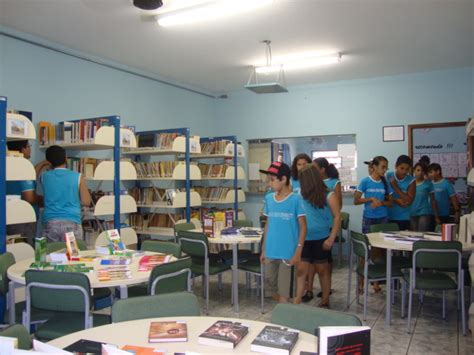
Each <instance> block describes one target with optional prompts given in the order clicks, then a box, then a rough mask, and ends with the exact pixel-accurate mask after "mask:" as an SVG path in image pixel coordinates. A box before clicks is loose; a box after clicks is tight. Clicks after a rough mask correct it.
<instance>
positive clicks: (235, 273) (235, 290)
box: [232, 243, 239, 312]
mask: <svg viewBox="0 0 474 355" xmlns="http://www.w3.org/2000/svg"><path fill="white" fill-rule="evenodd" d="M232 294H233V299H234V312H239V270H238V258H237V244H236V243H234V244H232Z"/></svg>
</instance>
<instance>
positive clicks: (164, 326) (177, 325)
mask: <svg viewBox="0 0 474 355" xmlns="http://www.w3.org/2000/svg"><path fill="white" fill-rule="evenodd" d="M184 341H188V330H187V326H186V322H185V321H167V322H151V324H150V331H149V333H148V342H149V343H168V342H184Z"/></svg>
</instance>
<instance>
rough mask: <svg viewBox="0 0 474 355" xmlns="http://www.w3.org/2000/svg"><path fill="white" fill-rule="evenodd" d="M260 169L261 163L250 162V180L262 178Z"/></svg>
mask: <svg viewBox="0 0 474 355" xmlns="http://www.w3.org/2000/svg"><path fill="white" fill-rule="evenodd" d="M259 170H260V164H259V163H249V180H260V172H259Z"/></svg>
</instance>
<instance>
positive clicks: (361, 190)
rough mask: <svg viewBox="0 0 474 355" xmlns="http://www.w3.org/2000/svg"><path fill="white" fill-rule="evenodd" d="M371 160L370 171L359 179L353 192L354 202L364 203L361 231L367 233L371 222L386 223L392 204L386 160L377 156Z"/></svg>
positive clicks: (356, 203) (357, 203)
mask: <svg viewBox="0 0 474 355" xmlns="http://www.w3.org/2000/svg"><path fill="white" fill-rule="evenodd" d="M371 162H372V164H371V165H372V169H373V170H372V173H371V174H370V175H369V176H367V177H365V178H363V179H362V180H361V182H360V183H359V186H358V187H357V190H356V192H355V193H354V204H355V205H362V204H363V205H364V214H363V218H362V233H369V230H370V226H371V225H373V224H381V223H387V222H388V207H391V206H392V202H391V197H390V195H391V194H392V189H391V187H390V185H389V184H388V182H387V180H386V179H385V172H386V171H387V166H388V160H387V159H386V158H385V157H383V156H377V157H375V158H374V159H372V161H371ZM362 195H364V197H362Z"/></svg>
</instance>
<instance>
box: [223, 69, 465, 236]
mask: <svg viewBox="0 0 474 355" xmlns="http://www.w3.org/2000/svg"><path fill="white" fill-rule="evenodd" d="M473 76H474V75H473V70H472V68H466V69H457V70H447V71H439V72H428V73H420V74H410V75H400V76H392V77H380V78H375V79H368V80H354V81H345V82H336V83H330V84H321V85H313V86H303V87H295V88H290V89H289V93H287V94H269V95H257V94H254V93H252V92H249V91H239V92H236V93H233V94H231V95H230V98H229V99H228V100H225V101H217V102H216V119H217V121H216V122H217V123H216V129H217V131H218V132H219V131H224V130H225V131H227V132H232V133H233V134H236V135H237V136H238V137H239V139H241V140H242V141H243V142H245V141H246V140H247V139H255V138H273V137H292V136H308V135H332V134H355V135H356V142H357V149H358V172H357V173H358V177H359V178H361V177H363V176H365V175H366V173H367V170H366V166H365V165H364V164H363V163H362V162H363V161H364V160H367V159H370V158H371V157H373V156H375V155H384V156H386V157H387V158H388V159H389V164H390V167H392V166H393V164H394V161H395V159H396V157H397V156H398V155H400V154H406V153H407V149H408V148H407V147H408V142H407V141H405V142H396V143H395V142H392V143H383V142H382V127H383V126H385V125H405V126H406V125H408V124H416V123H431V122H449V121H464V120H466V119H467V118H468V117H471V116H472V115H473V114H474V107H473V105H474V104H473V95H474V93H473ZM261 199H262V198H261V197H254V196H250V197H249V198H248V202H247V203H246V204H245V207H244V208H245V210H246V213H247V215H248V216H256V215H257V213H258V210H259V209H260V206H261ZM350 204H351V199H350V198H346V199H344V205H345V206H344V210H346V211H347V212H349V213H350V214H351V228H353V229H355V230H360V228H361V218H362V217H361V214H362V207H360V206H351V205H350Z"/></svg>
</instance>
